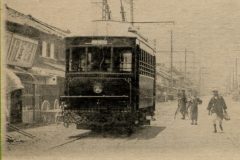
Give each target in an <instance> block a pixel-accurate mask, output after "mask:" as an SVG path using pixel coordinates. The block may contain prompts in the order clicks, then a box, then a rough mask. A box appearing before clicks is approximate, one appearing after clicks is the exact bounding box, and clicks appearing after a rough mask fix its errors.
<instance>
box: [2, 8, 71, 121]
mask: <svg viewBox="0 0 240 160" xmlns="http://www.w3.org/2000/svg"><path fill="white" fill-rule="evenodd" d="M5 20H6V21H5V22H6V25H5V28H6V32H5V42H6V43H5V44H6V45H5V55H6V60H5V61H6V77H7V83H6V86H7V87H6V88H7V89H6V91H7V99H8V100H7V102H8V103H7V111H8V115H9V116H8V117H9V118H8V119H9V122H10V123H21V122H24V123H32V122H39V121H42V118H43V117H42V114H43V113H44V111H46V110H51V109H54V108H56V107H58V106H59V105H58V98H59V96H60V95H62V94H63V92H64V91H63V88H64V87H63V84H64V76H65V75H64V71H65V56H64V50H65V47H64V40H63V38H64V37H65V36H66V35H67V34H68V32H66V31H63V30H61V29H58V28H56V27H54V26H51V25H48V24H46V23H44V22H41V21H39V20H38V19H36V18H34V17H32V16H31V15H25V14H22V13H20V12H18V11H16V10H14V9H12V8H9V7H7V6H6V16H5Z"/></svg>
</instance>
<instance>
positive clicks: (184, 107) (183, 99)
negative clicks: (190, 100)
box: [175, 90, 187, 119]
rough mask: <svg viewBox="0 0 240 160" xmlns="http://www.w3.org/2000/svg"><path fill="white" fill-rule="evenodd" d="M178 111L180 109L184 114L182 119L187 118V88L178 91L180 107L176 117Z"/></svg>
mask: <svg viewBox="0 0 240 160" xmlns="http://www.w3.org/2000/svg"><path fill="white" fill-rule="evenodd" d="M178 111H180V113H181V114H182V119H185V116H186V114H187V97H186V94H185V90H182V91H181V92H178V108H177V110H176V112H175V117H176V114H177V112H178Z"/></svg>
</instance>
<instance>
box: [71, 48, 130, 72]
mask: <svg viewBox="0 0 240 160" xmlns="http://www.w3.org/2000/svg"><path fill="white" fill-rule="evenodd" d="M69 71H75V72H131V71H132V53H131V50H130V49H129V48H128V49H127V48H110V47H102V48H99V47H88V48H72V52H71V53H70V55H69Z"/></svg>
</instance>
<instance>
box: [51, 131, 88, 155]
mask: <svg viewBox="0 0 240 160" xmlns="http://www.w3.org/2000/svg"><path fill="white" fill-rule="evenodd" d="M91 133H92V131H88V132H85V133H82V134H80V135H77V136H74V137H75V138H74V139H71V140H68V141H66V142H64V143H61V144H58V145H56V146H52V147H50V148H48V149H47V151H48V150H54V149H56V148H60V147H63V146H65V145H68V144H70V143H73V142H75V141H77V140H79V139H82V138H85V137H87V136H89V134H91Z"/></svg>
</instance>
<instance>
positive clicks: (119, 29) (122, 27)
mask: <svg viewBox="0 0 240 160" xmlns="http://www.w3.org/2000/svg"><path fill="white" fill-rule="evenodd" d="M72 37H126V38H136V39H138V40H139V41H141V42H143V43H144V44H145V45H147V46H148V47H150V48H153V46H152V45H150V44H149V42H148V40H147V38H145V37H144V36H143V35H141V34H140V33H139V31H138V30H137V29H135V28H134V27H133V26H132V25H131V24H129V23H119V22H114V21H95V22H92V23H88V24H86V25H85V26H84V27H83V29H80V30H78V31H77V32H72V33H71V34H69V35H68V36H67V38H72Z"/></svg>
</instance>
